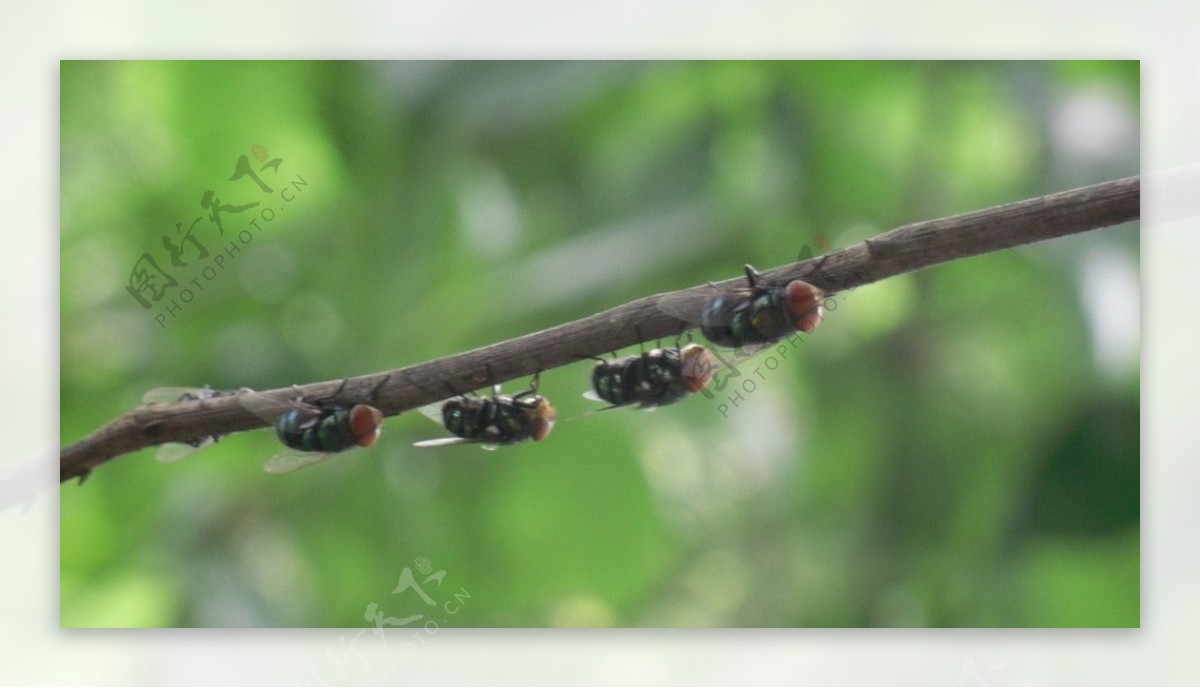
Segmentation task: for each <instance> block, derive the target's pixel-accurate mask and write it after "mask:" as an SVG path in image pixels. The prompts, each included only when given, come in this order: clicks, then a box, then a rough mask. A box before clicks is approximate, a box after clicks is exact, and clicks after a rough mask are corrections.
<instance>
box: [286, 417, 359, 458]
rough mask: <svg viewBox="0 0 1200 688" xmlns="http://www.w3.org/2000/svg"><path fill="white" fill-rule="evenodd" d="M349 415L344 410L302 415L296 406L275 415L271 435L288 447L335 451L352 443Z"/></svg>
mask: <svg viewBox="0 0 1200 688" xmlns="http://www.w3.org/2000/svg"><path fill="white" fill-rule="evenodd" d="M349 418H350V414H349V412H348V411H347V410H346V409H343V408H338V409H335V410H331V411H329V412H327V413H325V414H323V415H321V416H320V417H318V418H305V414H304V413H303V412H302V411H301V410H299V409H292V410H290V411H288V412H287V413H285V414H283V415H282V416H280V417H279V421H278V422H277V423H276V424H275V434H276V435H277V436H278V437H279V441H280V442H282V443H283V444H285V445H286V446H288V447H291V448H292V449H299V450H300V451H309V452H339V451H343V450H345V449H349V448H351V447H353V446H355V444H356V439H355V437H354V434H353V433H351V432H350V422H349Z"/></svg>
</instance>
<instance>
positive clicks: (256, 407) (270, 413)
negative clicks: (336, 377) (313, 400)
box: [238, 389, 321, 426]
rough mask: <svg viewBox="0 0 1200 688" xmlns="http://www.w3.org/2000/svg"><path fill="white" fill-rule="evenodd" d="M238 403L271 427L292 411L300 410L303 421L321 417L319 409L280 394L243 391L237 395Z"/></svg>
mask: <svg viewBox="0 0 1200 688" xmlns="http://www.w3.org/2000/svg"><path fill="white" fill-rule="evenodd" d="M238 401H240V402H241V403H242V406H243V407H245V409H246V410H247V411H249V412H251V413H253V414H254V415H256V416H258V417H259V418H261V419H263V420H265V421H267V422H268V423H270V424H271V425H272V426H274V425H275V422H276V421H278V420H279V417H280V416H282V415H283V414H285V413H287V412H288V411H291V410H292V409H300V411H301V413H303V414H304V416H305V418H304V421H305V422H306V423H307V422H310V421H313V422H315V421H316V420H319V419H320V417H321V409H319V408H317V407H316V406H313V405H311V404H306V403H304V402H303V401H300V400H299V399H297V398H295V397H289V396H287V395H282V394H267V393H265V392H255V391H253V390H249V389H247V390H244V391H242V392H241V393H240V394H238Z"/></svg>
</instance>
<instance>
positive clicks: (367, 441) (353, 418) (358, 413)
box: [350, 404, 383, 447]
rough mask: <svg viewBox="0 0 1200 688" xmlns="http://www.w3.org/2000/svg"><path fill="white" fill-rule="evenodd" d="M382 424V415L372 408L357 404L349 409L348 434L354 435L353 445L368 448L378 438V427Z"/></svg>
mask: <svg viewBox="0 0 1200 688" xmlns="http://www.w3.org/2000/svg"><path fill="white" fill-rule="evenodd" d="M381 423H383V413H382V412H381V411H380V410H379V409H377V408H375V407H374V406H367V405H366V404H359V405H357V406H355V407H354V408H352V409H350V434H352V435H354V439H355V443H356V444H358V446H360V447H369V446H371V445H372V444H374V443H375V438H377V437H379V426H380V424H381Z"/></svg>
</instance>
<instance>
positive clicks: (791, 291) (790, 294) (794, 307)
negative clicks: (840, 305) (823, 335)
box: [785, 280, 825, 333]
mask: <svg viewBox="0 0 1200 688" xmlns="http://www.w3.org/2000/svg"><path fill="white" fill-rule="evenodd" d="M785 290H786V294H787V302H788V311H789V312H790V313H791V315H792V324H793V326H794V327H795V328H796V329H797V330H800V331H801V332H806V333H807V332H812V331H813V330H815V329H817V326H818V325H820V324H821V320H822V318H824V316H825V308H824V305H823V304H824V302H825V293H824V292H822V291H821V290H820V289H817V288H816V287H814V286H813V285H811V284H809V283H808V282H801V281H800V280H795V281H792V282H788V285H787V287H786V288H785Z"/></svg>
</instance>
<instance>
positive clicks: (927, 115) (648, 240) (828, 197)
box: [61, 62, 1139, 628]
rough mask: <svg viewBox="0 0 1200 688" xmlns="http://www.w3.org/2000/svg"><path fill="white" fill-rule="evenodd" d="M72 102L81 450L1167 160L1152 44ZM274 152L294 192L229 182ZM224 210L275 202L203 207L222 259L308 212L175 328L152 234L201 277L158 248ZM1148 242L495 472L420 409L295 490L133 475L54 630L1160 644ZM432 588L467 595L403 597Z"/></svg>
mask: <svg viewBox="0 0 1200 688" xmlns="http://www.w3.org/2000/svg"><path fill="white" fill-rule="evenodd" d="M61 84H62V90H61V94H62V101H61V109H62V123H61V124H62V138H61V144H62V150H61V155H62V158H61V175H62V178H61V190H62V240H61V251H62V253H61V260H62V263H61V280H62V281H61V289H62V292H61V309H62V310H61V326H62V329H61V341H62V350H61V398H62V400H61V438H62V442H63V443H64V444H67V443H70V442H73V441H76V440H78V439H79V438H81V437H83V436H84V435H86V434H87V433H89V432H91V431H92V430H94V429H95V428H97V427H98V426H100V425H101V424H103V423H104V422H106V421H108V420H110V419H111V418H113V417H115V416H117V415H119V414H120V413H122V412H123V411H125V410H127V409H128V408H131V407H133V406H135V405H137V404H138V403H139V400H140V399H141V396H142V394H143V393H144V392H145V391H146V390H148V389H151V388H154V387H159V386H167V385H170V386H176V385H196V386H199V385H203V384H210V385H212V386H213V387H215V388H236V387H241V386H248V387H253V388H256V389H266V388H274V387H281V386H286V385H288V384H292V383H302V382H311V381H317V380H325V379H331V378H338V377H343V376H348V375H357V374H362V373H368V372H375V371H380V370H385V369H390V368H394V367H398V366H401V365H405V364H409V363H414V362H418V361H422V360H426V359H430V358H435V357H438V356H442V355H446V354H450V353H455V352H459V351H463V350H466V349H470V348H474V347H477V346H481V345H484V344H488V343H492V342H495V341H499V340H501V339H504V338H508V337H511V336H515V335H519V334H524V333H526V332H530V331H534V330H537V329H541V328H544V327H548V326H551V325H555V324H558V323H560V322H564V321H567V320H572V319H575V318H578V317H582V316H584V315H587V314H590V313H593V312H596V311H598V310H601V309H604V308H608V307H611V306H614V305H617V304H620V303H623V302H625V301H628V300H631V299H634V298H638V297H641V296H645V295H647V294H651V293H655V292H659V291H666V290H670V289H677V288H682V287H686V286H691V285H694V284H698V283H702V282H705V281H707V280H712V279H721V278H727V277H732V276H736V275H737V274H738V273H739V271H740V266H741V265H742V264H743V263H746V262H750V263H753V264H755V265H756V266H758V267H759V268H763V269H765V268H768V267H774V266H776V265H779V264H782V263H786V262H790V261H791V260H794V259H795V258H796V256H797V255H798V254H799V253H800V252H801V251H802V250H803V249H804V248H805V247H806V246H808V247H811V249H812V250H814V251H815V252H817V253H820V252H821V251H822V250H824V249H825V248H827V247H832V248H837V247H841V246H846V245H849V244H851V243H853V242H855V241H859V240H861V239H863V238H867V237H870V236H872V235H874V234H876V233H879V232H881V231H883V230H885V229H889V228H891V227H893V226H897V225H900V224H903V223H906V222H911V221H915V220H921V219H929V218H934V217H940V216H945V215H950V214H954V213H959V212H966V211H970V210H975V209H979V208H983V207H987V206H990V205H994V204H999V203H1005V202H1010V201H1015V200H1019V199H1023V198H1027V197H1031V196H1036V195H1041V194H1044V193H1049V192H1053V191H1059V190H1064V189H1067V188H1072V187H1075V186H1079V185H1083V184H1088V183H1093V182H1099V181H1104V180H1107V179H1112V178H1117V177H1121V176H1126V175H1130V174H1136V173H1137V171H1138V133H1137V132H1138V118H1139V114H1138V89H1139V69H1138V64H1137V63H1136V62H1085V63H1043V62H1018V63H987V62H983V63H922V62H768V63H753V62H697V63H613V62H606V63H488V62H471V63H413V62H394V63H393V62H371V63H355V62H64V63H63V64H62V68H61ZM256 144H258V145H262V146H265V148H266V149H267V150H268V151H269V154H270V157H271V158H281V159H282V163H281V164H280V167H279V170H278V172H277V173H276V172H272V171H271V170H269V169H268V170H266V171H264V172H262V177H263V181H264V182H266V183H267V184H268V185H271V186H272V190H273V193H272V194H264V193H262V192H261V191H260V190H259V189H258V188H256V186H255V185H254V184H253V183H252V182H250V181H248V180H247V179H241V180H236V181H228V180H229V177H230V176H231V174H232V173H233V169H234V164H235V162H236V161H237V159H238V157H239V156H242V155H246V156H248V157H249V159H250V161H251V162H254V163H255V165H254V166H255V168H256V169H257V167H258V166H259V165H258V163H257V162H255V159H254V158H253V157H252V156H251V150H252V147H253V146H255V145H256ZM298 178H302V179H303V180H304V181H305V182H307V185H306V186H302V187H296V188H297V190H296V192H295V194H294V195H291V196H290V198H291V200H284V199H283V198H282V197H281V196H280V195H279V192H280V190H281V189H283V188H285V187H287V186H289V184H290V182H293V181H295V180H297V179H298ZM208 190H213V191H215V192H216V194H217V195H218V196H219V197H221V200H222V202H223V203H229V204H243V203H251V202H256V201H257V202H260V206H259V207H258V208H254V209H252V210H249V211H246V212H244V213H240V214H239V213H227V214H226V215H225V220H224V222H225V228H226V231H225V236H223V237H219V236H218V235H217V229H216V227H215V226H214V225H211V224H209V223H208V222H207V221H206V220H204V221H202V222H201V223H200V224H198V225H197V229H196V236H197V237H199V238H200V241H201V242H202V243H204V244H205V245H206V247H207V248H208V249H209V250H210V251H211V252H212V253H211V255H210V258H209V259H206V260H208V261H211V260H212V255H216V254H218V253H219V252H223V251H224V248H225V247H227V246H228V245H229V243H230V242H231V241H233V242H238V240H237V239H236V235H237V233H238V232H240V231H242V230H247V227H248V222H249V219H250V218H251V217H252V216H255V214H258V213H260V212H261V209H262V208H272V209H274V212H275V217H274V219H273V220H271V221H270V222H266V221H265V220H264V219H262V217H261V215H258V217H259V220H258V224H259V226H260V227H261V228H262V229H261V231H258V230H256V229H253V228H250V229H249V230H248V231H251V232H253V236H252V239H251V240H250V242H249V243H246V244H240V243H239V246H240V248H241V251H240V252H234V253H232V254H226V255H227V256H228V257H227V259H226V261H225V265H224V267H222V268H221V269H220V270H215V269H214V270H215V272H214V274H215V276H214V277H213V278H212V279H206V278H204V277H203V276H201V274H200V272H199V268H198V267H195V266H200V265H204V264H206V263H205V261H194V262H193V263H192V264H190V265H191V267H189V268H184V269H177V273H178V277H180V278H181V279H180V281H181V282H190V280H191V279H192V278H193V277H199V284H200V285H202V286H203V289H202V290H200V289H198V288H196V287H193V292H192V300H191V301H190V302H189V303H186V304H181V305H180V308H179V309H178V311H177V312H176V313H175V314H174V315H167V318H166V324H165V327H164V326H160V324H159V323H158V322H156V321H155V318H154V314H156V313H162V312H163V311H161V310H157V309H154V310H144V309H143V308H141V307H140V306H139V305H138V303H137V302H136V301H135V300H134V299H133V298H132V297H131V296H130V294H129V293H128V292H127V291H126V289H125V285H126V284H127V283H128V280H129V276H130V271H131V269H132V268H133V266H134V263H135V262H136V261H137V259H138V257H139V256H141V255H142V254H143V253H150V254H151V255H152V256H153V257H155V259H156V260H157V261H158V263H159V265H160V266H163V267H164V268H166V269H168V270H170V269H171V267H170V261H169V257H168V254H167V253H166V251H164V250H163V248H162V243H161V238H160V237H161V236H162V235H163V234H167V235H174V234H175V225H176V223H183V225H184V227H185V229H186V228H187V227H188V226H189V225H190V223H191V222H192V221H193V220H194V219H195V218H197V217H200V216H201V215H203V214H204V213H205V211H204V209H202V208H201V207H200V198H201V196H202V195H203V193H204V192H205V191H208ZM1137 232H1138V230H1137V226H1136V225H1125V226H1122V227H1119V228H1112V229H1106V230H1102V231H1098V232H1093V233H1090V234H1085V235H1080V236H1074V237H1068V238H1064V239H1060V240H1055V241H1053V242H1049V243H1044V244H1040V245H1035V246H1032V247H1027V248H1023V249H1018V250H1012V251H1006V252H1002V253H995V254H990V255H987V256H983V257H979V258H973V259H968V260H963V261H957V262H955V263H952V264H949V265H945V266H942V267H937V268H933V269H930V270H926V271H923V272H920V273H916V274H911V275H905V276H902V277H898V278H893V279H889V280H886V281H884V282H882V283H879V284H876V285H871V286H867V287H862V288H860V289H857V290H855V291H853V292H850V293H846V294H843V295H841V297H840V298H839V299H838V300H837V304H836V310H834V311H832V312H830V313H829V315H828V317H827V319H826V321H825V323H824V325H823V327H822V329H821V331H820V332H818V333H817V334H816V335H814V336H812V337H808V338H805V339H804V341H803V342H802V343H800V344H799V345H798V346H797V347H796V349H795V350H794V355H790V356H788V357H787V359H786V360H784V361H783V362H782V363H781V364H780V365H779V366H778V367H777V368H776V369H774V370H770V371H767V370H765V369H764V370H763V371H762V372H763V374H762V377H761V378H758V377H755V378H754V379H755V384H754V388H753V392H750V393H743V397H744V399H743V400H742V401H740V402H739V403H738V404H736V406H735V405H733V404H731V403H729V399H728V390H726V393H725V394H724V395H720V396H718V397H717V398H716V399H706V398H704V397H700V396H697V397H693V398H691V399H689V400H686V401H685V402H683V403H680V404H678V405H676V406H672V407H668V408H664V409H662V410H659V411H657V412H655V413H652V414H651V413H633V412H629V413H626V412H613V413H608V414H601V415H599V416H592V417H588V418H586V419H580V420H572V421H564V422H560V423H559V425H558V427H557V428H556V429H555V432H554V434H553V435H552V436H551V437H550V438H549V439H548V440H547V441H546V442H543V443H539V444H535V443H530V444H527V445H523V446H515V447H508V448H504V449H503V450H501V451H497V452H494V453H492V452H483V451H480V450H479V449H478V448H476V447H453V448H444V449H440V450H419V449H415V448H413V447H412V446H411V445H412V442H414V441H416V440H420V439H426V438H429V437H437V436H440V435H441V432H440V430H439V428H437V426H435V425H433V424H432V423H430V422H429V421H428V420H427V419H425V418H423V417H422V416H420V415H419V414H416V413H408V414H404V415H402V416H399V417H396V418H392V419H389V420H388V422H387V423H386V425H385V430H384V434H383V436H382V438H381V440H380V442H379V443H378V444H377V445H376V446H374V447H372V448H370V449H367V450H359V451H355V452H353V453H351V454H348V455H343V456H338V457H335V458H334V459H332V460H329V461H326V462H324V463H322V464H319V465H318V466H315V467H312V468H309V469H306V470H303V471H299V472H296V473H292V474H288V475H284V476H274V475H267V474H265V473H263V472H262V470H261V467H262V464H263V463H264V462H265V461H266V460H267V459H268V458H269V457H270V456H271V455H272V454H274V453H275V452H276V451H277V450H278V445H277V443H276V441H275V439H274V436H273V434H272V433H270V432H269V431H265V430H264V431H257V432H252V433H241V434H238V435H235V436H232V437H229V438H226V439H225V440H223V441H221V442H220V443H219V444H217V445H216V446H215V447H213V448H211V449H208V450H206V451H205V452H203V453H201V454H198V455H196V456H195V457H194V458H191V459H189V460H187V461H183V462H180V463H177V464H162V463H159V462H156V461H155V460H154V450H143V451H141V452H137V453H135V454H132V455H128V456H124V457H121V458H119V459H117V460H115V461H113V462H111V463H109V464H106V465H105V466H103V467H102V468H100V469H99V470H97V471H96V472H95V474H94V475H93V476H92V477H91V478H90V479H89V480H88V481H87V482H86V483H85V484H84V485H83V486H81V487H79V486H76V485H75V484H74V483H71V484H68V485H65V486H64V487H63V488H62V499H61V503H62V509H61V510H62V513H61V584H62V590H61V621H62V624H63V625H64V626H71V627H75V626H89V627H90V626H102V627H107V626H118V627H127V626H351V627H353V626H359V627H361V626H370V625H372V624H371V623H370V621H368V620H367V618H366V613H367V611H368V608H369V607H370V605H372V604H374V605H376V606H375V609H376V610H379V611H380V612H381V613H383V614H384V615H385V616H386V617H393V618H395V619H401V618H405V617H410V616H414V615H417V614H423V615H424V617H423V619H422V620H420V621H414V622H411V624H410V625H412V626H413V627H414V628H415V627H418V626H420V625H421V624H422V623H425V621H429V620H433V621H434V622H436V623H438V624H439V625H441V626H591V625H615V626H1136V625H1138V624H1139V564H1138V558H1139V539H1138V528H1139V461H1138V455H1139V454H1138V453H1139V449H1138V445H1139V402H1138V391H1139V390H1138V384H1139V383H1138V360H1137V354H1138V315H1137V301H1138V291H1137V290H1138V285H1137V262H1138V233H1137ZM185 260H187V258H186V255H185ZM208 264H210V265H211V263H208ZM183 286H187V285H186V284H185V285H183ZM178 297H179V292H178V290H175V291H174V292H171V293H170V294H169V296H168V297H167V298H166V299H164V303H165V302H166V301H169V300H170V299H171V298H176V299H177V298H178ZM589 369H590V364H588V363H586V362H581V363H580V364H577V365H573V366H569V367H566V368H561V369H556V370H553V371H550V372H548V373H547V374H546V375H545V376H544V377H543V392H544V393H545V394H546V395H547V396H548V397H550V398H551V399H552V400H553V401H554V402H555V405H556V406H557V407H558V409H559V414H560V418H569V417H572V416H576V415H578V414H581V413H583V412H585V411H586V410H588V409H589V408H592V407H594V404H592V403H590V402H588V401H586V400H584V399H582V398H581V396H580V393H581V392H582V391H584V389H586V386H587V382H588V379H589ZM418 560H420V561H418ZM425 561H428V563H429V564H430V565H431V567H432V568H431V570H430V573H435V572H437V571H443V572H444V574H443V576H442V577H441V578H440V579H434V580H432V581H429V582H425V580H426V576H425V575H424V574H422V573H421V572H420V568H421V566H423V565H424V563H425ZM406 567H407V568H409V569H410V570H411V571H412V572H413V574H414V575H415V576H416V577H417V580H418V582H422V583H423V585H422V588H423V590H424V591H425V592H426V593H427V594H428V595H429V597H430V599H431V600H433V601H434V602H435V604H434V605H433V606H429V605H427V604H425V602H424V601H423V600H421V599H420V598H419V596H417V595H416V594H415V593H414V591H411V590H409V591H404V592H401V593H393V590H394V589H395V588H396V587H397V581H398V580H399V578H400V576H401V574H402V572H403V571H404V569H405V568H406ZM439 580H440V582H439ZM464 593H465V595H469V597H464V596H463V595H464ZM456 594H457V599H458V603H454V600H455V599H456ZM451 610H453V611H451ZM397 623H398V622H397Z"/></svg>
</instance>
